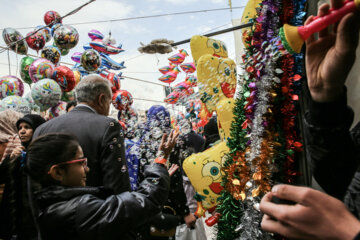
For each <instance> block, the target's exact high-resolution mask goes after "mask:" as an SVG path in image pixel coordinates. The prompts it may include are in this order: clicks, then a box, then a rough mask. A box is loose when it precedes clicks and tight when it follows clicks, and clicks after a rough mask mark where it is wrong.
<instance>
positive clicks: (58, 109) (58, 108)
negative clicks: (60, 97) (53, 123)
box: [46, 101, 67, 120]
mask: <svg viewBox="0 0 360 240" xmlns="http://www.w3.org/2000/svg"><path fill="white" fill-rule="evenodd" d="M66 106H67V103H66V102H63V101H60V102H59V103H58V104H56V105H55V106H54V107H51V108H49V109H48V110H47V111H46V113H47V114H46V116H48V118H49V120H50V119H53V118H55V117H58V116H61V115H63V114H66Z"/></svg>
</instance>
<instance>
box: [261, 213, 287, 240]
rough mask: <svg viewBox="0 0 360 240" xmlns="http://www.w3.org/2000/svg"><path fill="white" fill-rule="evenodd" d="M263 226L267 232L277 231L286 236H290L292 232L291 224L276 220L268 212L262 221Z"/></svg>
mask: <svg viewBox="0 0 360 240" xmlns="http://www.w3.org/2000/svg"><path fill="white" fill-rule="evenodd" d="M261 228H262V229H263V230H264V231H266V232H272V233H277V234H280V235H282V236H286V237H290V236H289V235H290V233H291V232H292V230H291V227H290V226H289V225H285V224H283V223H281V222H279V221H276V220H274V219H272V218H271V217H270V216H268V215H266V214H265V215H264V216H263V219H262V221H261Z"/></svg>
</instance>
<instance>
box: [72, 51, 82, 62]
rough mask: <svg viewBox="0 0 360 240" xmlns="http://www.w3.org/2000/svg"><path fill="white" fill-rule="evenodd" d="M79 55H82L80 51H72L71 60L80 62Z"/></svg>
mask: <svg viewBox="0 0 360 240" xmlns="http://www.w3.org/2000/svg"><path fill="white" fill-rule="evenodd" d="M81 55H82V53H81V52H74V53H73V54H72V55H71V60H73V61H74V62H76V63H80V62H81Z"/></svg>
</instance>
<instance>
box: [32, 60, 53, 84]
mask: <svg viewBox="0 0 360 240" xmlns="http://www.w3.org/2000/svg"><path fill="white" fill-rule="evenodd" d="M54 68H55V66H54V64H52V62H50V61H49V60H47V59H44V58H39V59H37V60H35V61H34V62H33V63H32V64H31V65H30V68H29V75H30V78H31V80H32V81H33V82H34V83H36V82H37V81H39V80H41V79H44V78H51V76H52V74H53V71H54Z"/></svg>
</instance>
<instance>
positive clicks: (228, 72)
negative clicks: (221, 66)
mask: <svg viewBox="0 0 360 240" xmlns="http://www.w3.org/2000/svg"><path fill="white" fill-rule="evenodd" d="M224 72H225V74H226V76H230V73H231V70H230V68H225V71H224Z"/></svg>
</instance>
